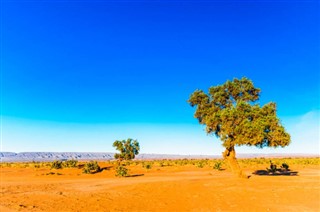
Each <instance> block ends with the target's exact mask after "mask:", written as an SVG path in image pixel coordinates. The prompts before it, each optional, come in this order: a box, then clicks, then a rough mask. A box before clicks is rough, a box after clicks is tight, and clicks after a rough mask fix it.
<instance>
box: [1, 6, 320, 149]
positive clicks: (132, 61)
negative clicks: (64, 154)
mask: <svg viewBox="0 0 320 212" xmlns="http://www.w3.org/2000/svg"><path fill="white" fill-rule="evenodd" d="M319 9H320V6H319V2H318V1H281V2H277V1H257V2H255V1H180V0H179V1H177V0H176V1H130V0H129V1H121V0H120V1H101V0H99V1H95V0H93V1H77V0H74V1H59V0H57V1H53V0H48V1H40V0H39V1H38V0H34V1H23V0H22V1H10V0H3V1H2V2H1V80H2V81H1V86H2V94H1V101H2V111H1V116H2V145H1V148H2V151H87V150H90V151H113V149H112V147H111V146H112V142H113V141H114V140H115V139H125V138H127V137H133V138H136V139H138V140H139V141H140V143H141V145H142V151H143V152H157V153H158V152H163V153H179V154H201V153H204V154H209V153H211V152H212V153H217V154H220V152H221V151H220V149H219V150H217V148H221V147H220V142H219V141H218V140H216V139H215V138H214V137H208V136H206V135H205V133H204V131H203V127H201V126H199V125H198V124H197V120H195V119H194V118H193V113H194V109H193V108H191V107H190V106H189V105H188V104H187V102H186V101H187V99H188V97H189V95H190V94H191V93H192V92H193V91H194V90H195V89H203V90H207V89H208V88H209V87H210V86H212V85H217V84H222V83H224V82H225V81H226V80H228V79H232V78H234V77H238V78H240V77H243V76H246V77H248V78H250V79H252V80H253V82H254V84H255V85H256V86H257V87H259V88H261V89H262V93H261V98H260V103H261V104H264V103H266V102H269V101H274V102H276V103H277V106H278V115H279V117H280V118H281V120H282V122H283V124H284V125H285V127H286V128H288V131H289V132H290V133H291V134H293V138H294V139H293V143H292V146H293V147H288V148H287V150H285V149H284V150H276V151H289V152H290V151H291V152H313V153H318V152H319V105H320V103H319V99H320V87H319V81H320V76H319V72H320V71H319V70H320V59H319V58H320V39H319V38H320V27H319V26H320V15H319V14H320V13H319V11H320V10H319ZM310 114H311V115H310ZM306 117H307V118H306ZM301 120H304V121H301ZM299 124H302V125H303V124H304V125H307V126H305V127H306V128H305V129H302V128H297V126H299ZM295 127H296V128H297V129H298V130H295V129H296V128H295ZM307 130H311V132H309V133H307V134H306V131H307ZM304 135H306V136H307V135H309V136H310V135H312V136H311V138H310V139H311V140H310V139H307V138H306V136H304ZM299 136H300V137H299ZM304 139H306V140H304ZM302 140H303V141H302ZM307 142H309V143H308V145H309V146H310V147H309V149H308V148H306V146H307V145H306V143H307ZM170 145H172V147H170ZM210 145H211V146H210ZM215 145H217V146H215ZM184 146H187V147H184ZM251 149H252V152H253V151H257V150H254V148H253V147H252V148H250V149H249V151H250V150H251ZM160 150H161V151H160ZM216 151H218V152H216ZM267 151H270V150H267ZM272 151H275V150H272ZM261 152H264V151H261Z"/></svg>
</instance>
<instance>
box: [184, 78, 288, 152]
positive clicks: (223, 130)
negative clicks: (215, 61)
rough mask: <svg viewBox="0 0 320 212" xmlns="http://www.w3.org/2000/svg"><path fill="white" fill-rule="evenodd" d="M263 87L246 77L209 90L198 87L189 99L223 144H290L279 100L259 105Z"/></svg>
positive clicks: (230, 145)
mask: <svg viewBox="0 0 320 212" xmlns="http://www.w3.org/2000/svg"><path fill="white" fill-rule="evenodd" d="M259 95H260V89H259V88H255V87H254V85H253V83H252V81H251V80H249V79H247V78H242V79H236V78H235V79H234V80H233V81H227V82H226V83H224V84H223V85H218V86H212V87H210V88H209V93H208V94H206V93H204V92H203V91H202V90H196V91H195V92H194V93H192V94H191V96H190V99H189V100H188V102H189V103H190V105H191V106H192V107H196V112H195V114H194V117H195V118H197V119H198V121H199V123H200V124H203V125H206V132H207V133H208V134H215V135H216V136H217V137H219V138H220V139H221V141H222V142H223V146H224V147H226V148H227V149H228V148H233V147H234V146H240V145H248V146H253V145H254V146H257V147H260V148H262V147H266V146H269V147H277V146H281V147H284V146H287V145H289V143H290V135H289V134H288V133H287V132H286V131H285V129H284V127H283V126H282V125H281V123H280V120H279V118H278V117H277V115H276V104H275V103H274V102H270V103H268V104H265V105H264V106H262V107H260V105H259V104H257V100H259Z"/></svg>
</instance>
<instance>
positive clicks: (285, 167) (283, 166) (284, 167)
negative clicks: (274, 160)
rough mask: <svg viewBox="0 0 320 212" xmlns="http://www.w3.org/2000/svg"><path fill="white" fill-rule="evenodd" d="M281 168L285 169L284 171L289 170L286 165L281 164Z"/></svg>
mask: <svg viewBox="0 0 320 212" xmlns="http://www.w3.org/2000/svg"><path fill="white" fill-rule="evenodd" d="M281 168H283V169H285V170H289V165H288V164H286V163H283V164H282V166H281Z"/></svg>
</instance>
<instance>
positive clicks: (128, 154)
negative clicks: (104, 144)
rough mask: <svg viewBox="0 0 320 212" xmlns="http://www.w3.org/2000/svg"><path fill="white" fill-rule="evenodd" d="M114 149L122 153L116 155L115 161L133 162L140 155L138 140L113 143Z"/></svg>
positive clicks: (129, 139)
mask: <svg viewBox="0 0 320 212" xmlns="http://www.w3.org/2000/svg"><path fill="white" fill-rule="evenodd" d="M113 147H115V148H116V150H118V151H119V152H120V153H116V154H115V155H114V157H115V159H118V160H120V161H121V160H131V159H134V158H135V156H136V155H138V154H139V151H140V146H139V142H138V141H137V140H133V139H131V138H128V139H127V140H122V141H118V140H116V141H115V142H114V143H113Z"/></svg>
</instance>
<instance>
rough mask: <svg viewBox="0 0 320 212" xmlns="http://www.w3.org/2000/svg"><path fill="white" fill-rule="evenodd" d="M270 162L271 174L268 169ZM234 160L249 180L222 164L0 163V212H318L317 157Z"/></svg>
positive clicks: (209, 161) (319, 166)
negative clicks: (128, 211) (201, 211)
mask: <svg viewBox="0 0 320 212" xmlns="http://www.w3.org/2000/svg"><path fill="white" fill-rule="evenodd" d="M270 161H271V162H272V164H273V165H275V166H276V169H275V173H274V174H272V173H269V172H268V169H270V168H271V167H270V165H271V164H270ZM238 162H239V165H240V166H241V167H242V168H243V170H244V172H245V173H246V174H249V175H251V177H250V179H249V180H244V179H241V178H237V177H234V176H233V175H232V172H231V170H230V168H229V167H228V165H227V163H226V162H225V161H224V160H222V159H176V160H173V159H163V160H131V161H130V160H128V161H126V162H125V163H123V166H118V161H117V160H111V161H77V162H76V161H72V162H68V161H62V162H61V164H62V166H61V168H59V169H52V168H51V167H53V166H55V165H53V164H59V163H57V162H28V163H26V162H24V163H0V167H1V193H2V195H1V201H0V202H1V203H0V209H1V211H101V210H106V208H105V207H106V205H108V208H107V211H127V210H129V209H130V210H131V211H132V210H133V211H164V210H165V211H193V210H197V209H199V207H200V206H199V205H201V209H202V210H208V211H212V210H214V211H219V210H220V211H236V210H240V211H241V210H242V211H252V210H258V211H268V210H270V211H295V210H296V209H299V208H300V209H302V210H304V211H318V209H319V201H318V200H319V198H320V196H319V186H320V185H319V179H320V159H319V158H250V159H239V160H238ZM67 164H69V165H67ZM70 164H72V165H70ZM97 167H99V168H98V169H97ZM119 167H120V168H119ZM129 167H130V175H129V174H128V172H127V170H126V169H128V168H129ZM117 169H121V170H117ZM83 170H88V173H95V174H86V173H84V171H83ZM279 170H282V171H284V172H285V170H290V172H292V171H293V172H295V173H296V174H295V175H292V176H288V175H285V174H284V175H280V172H279ZM257 171H260V172H257ZM254 172H257V173H256V174H253V173H254ZM117 174H120V175H121V176H130V177H126V178H118V177H116V175H117ZM226 188H228V189H226ZM283 188H285V189H283ZM266 193H267V194H268V195H266ZM248 195H249V196H248ZM243 196H248V198H242V197H243ZM121 199H126V205H124V204H123V203H122V201H121ZM228 199H229V200H232V203H230V201H229V200H228ZM57 202H59V203H60V204H56V203H57ZM274 202H277V204H274ZM151 203H152V204H151Z"/></svg>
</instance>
